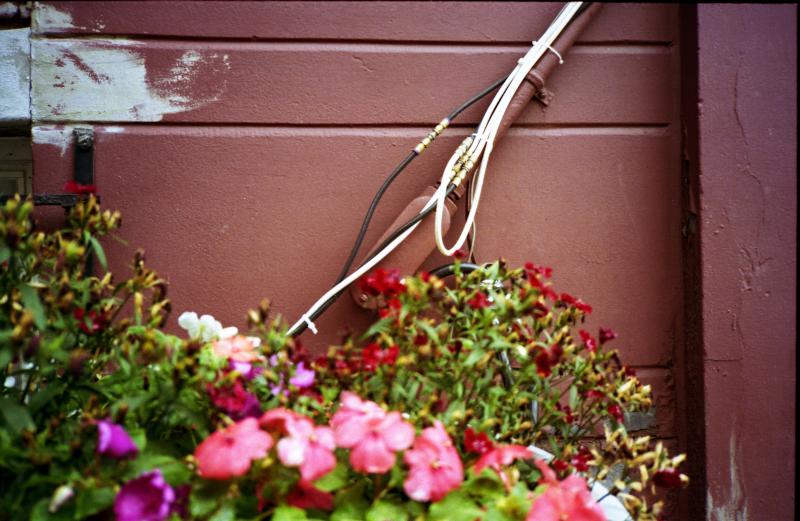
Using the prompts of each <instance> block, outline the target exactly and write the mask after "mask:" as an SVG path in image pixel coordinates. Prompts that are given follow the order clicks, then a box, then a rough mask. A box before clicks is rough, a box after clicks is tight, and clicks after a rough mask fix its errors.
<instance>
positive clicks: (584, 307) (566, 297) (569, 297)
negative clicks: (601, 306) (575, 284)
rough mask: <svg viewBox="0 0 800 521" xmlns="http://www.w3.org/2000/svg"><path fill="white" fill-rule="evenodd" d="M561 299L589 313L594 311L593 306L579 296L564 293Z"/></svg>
mask: <svg viewBox="0 0 800 521" xmlns="http://www.w3.org/2000/svg"><path fill="white" fill-rule="evenodd" d="M559 300H561V302H563V303H564V304H566V305H568V306H574V307H575V308H576V309H578V310H579V311H582V312H584V313H586V314H587V315H588V314H589V313H591V312H592V306H590V305H589V304H587V303H586V302H584V301H582V300H581V299H579V298H575V297H573V296H572V295H570V294H569V293H562V294H561V297H560V298H559Z"/></svg>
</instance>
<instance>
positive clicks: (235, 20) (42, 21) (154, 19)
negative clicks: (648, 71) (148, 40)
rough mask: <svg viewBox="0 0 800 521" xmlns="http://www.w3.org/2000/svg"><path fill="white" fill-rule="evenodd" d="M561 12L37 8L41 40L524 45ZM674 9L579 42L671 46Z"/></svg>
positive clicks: (615, 20)
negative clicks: (118, 38) (99, 38)
mask: <svg viewBox="0 0 800 521" xmlns="http://www.w3.org/2000/svg"><path fill="white" fill-rule="evenodd" d="M560 7H561V4H560V3H557V2H551V3H536V4H534V3H528V2H503V3H500V2H496V3H495V2H218V1H214V2H199V3H198V2H191V1H172V2H136V1H123V2H86V1H78V2H38V3H37V9H36V10H34V18H33V28H34V31H35V32H36V33H37V34H105V35H150V36H170V37H183V38H212V39H266V40H298V39H299V40H371V41H415V42H416V41H421V42H477V43H496V42H500V43H508V42H515V43H523V42H529V41H530V40H531V39H533V38H536V37H537V36H538V35H539V34H540V33H541V32H543V31H544V30H545V28H546V27H547V24H549V23H550V21H551V20H552V19H553V18H554V17H555V15H556V13H557V12H558V10H559V9H560ZM676 20H677V5H671V4H609V5H607V6H605V7H604V8H603V10H602V11H601V12H600V14H599V15H598V18H597V20H596V21H594V22H593V23H592V25H591V26H590V27H589V28H588V29H587V31H586V33H585V34H584V36H583V37H582V39H581V41H582V42H648V43H658V44H664V43H670V42H672V41H674V39H675V29H676V28H677V23H676Z"/></svg>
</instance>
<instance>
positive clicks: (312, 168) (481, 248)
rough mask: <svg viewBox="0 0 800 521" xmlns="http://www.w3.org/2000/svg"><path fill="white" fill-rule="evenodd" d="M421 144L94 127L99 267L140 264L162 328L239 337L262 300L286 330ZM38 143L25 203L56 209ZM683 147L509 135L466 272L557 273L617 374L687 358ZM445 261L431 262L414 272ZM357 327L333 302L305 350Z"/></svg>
mask: <svg viewBox="0 0 800 521" xmlns="http://www.w3.org/2000/svg"><path fill="white" fill-rule="evenodd" d="M419 130H421V129H405V128H398V129H389V130H386V129H338V128H334V129H330V128H316V129H304V128H286V129H262V128H242V127H226V128H214V127H188V128H187V127H164V126H161V125H153V126H149V125H138V126H122V127H104V126H96V127H95V132H96V135H97V138H96V140H97V145H96V151H95V177H96V184H97V186H98V188H99V193H100V194H101V196H102V197H103V201H104V204H105V205H106V206H108V207H110V208H118V209H120V210H121V211H122V212H123V222H124V226H123V228H122V230H121V236H122V237H124V238H125V239H126V240H127V241H128V243H129V246H123V245H120V244H119V243H117V242H114V241H109V242H108V243H107V245H106V246H107V248H108V250H109V251H108V254H109V259H110V262H111V265H112V267H113V268H114V269H115V270H119V271H121V272H124V271H125V270H126V269H127V268H126V266H127V263H128V260H129V259H130V256H131V254H132V253H133V251H134V250H135V248H137V247H144V248H145V249H146V251H147V252H148V258H149V259H150V261H151V262H152V265H153V266H154V267H155V268H157V269H159V270H160V271H161V272H162V274H163V275H164V276H165V277H166V278H167V279H168V280H169V281H170V283H171V286H172V287H171V290H170V297H171V298H172V300H173V302H174V304H175V306H174V309H175V312H176V314H175V317H173V321H174V320H175V319H176V317H177V315H178V314H179V313H180V312H181V311H183V310H187V309H189V310H196V311H198V312H206V313H212V314H214V315H218V316H219V318H221V319H222V320H223V322H224V323H231V324H235V325H239V326H241V325H242V319H243V316H244V313H245V311H246V309H247V308H248V307H252V306H254V305H256V304H257V303H258V302H259V300H260V299H261V298H263V297H269V298H271V299H272V301H273V303H274V309H275V310H276V311H277V312H280V313H282V314H284V315H285V316H287V317H288V318H289V319H292V320H293V319H295V318H296V317H297V316H298V315H299V314H300V313H301V312H302V311H303V310H304V309H305V307H307V306H309V305H310V304H311V303H312V302H313V301H314V300H315V299H316V298H317V297H318V296H319V295H321V294H322V293H323V292H324V291H325V290H326V289H327V288H328V287H329V285H330V284H331V283H332V282H333V279H334V278H335V276H336V274H337V273H338V271H339V269H340V267H341V263H342V262H343V260H344V258H345V257H346V254H347V252H348V251H349V247H350V245H351V243H352V241H353V239H354V237H355V234H356V231H357V228H358V225H359V224H360V222H361V219H362V218H363V213H364V212H365V210H366V207H367V205H368V204H369V201H370V200H371V198H372V196H373V194H374V191H375V190H376V189H377V187H378V186H379V185H380V183H381V182H382V180H383V178H384V177H385V175H387V173H388V171H390V170H391V168H392V167H393V165H394V164H395V163H396V162H398V161H399V160H400V159H401V158H402V157H403V156H404V155H405V154H406V153H407V151H408V150H410V148H411V147H412V146H413V145H414V144H415V143H416V142H417V140H418V137H419V136H418V134H417V132H419ZM465 133H466V130H464V129H454V130H453V131H452V132H451V133H450V134H445V135H444V136H443V137H442V138H440V139H441V142H437V144H435V145H434V146H432V147H431V149H430V150H429V151H427V152H426V153H425V154H423V155H422V156H421V157H420V158H419V159H418V160H417V161H415V162H414V163H413V164H412V165H411V167H409V169H408V171H406V172H404V174H403V175H402V176H401V177H400V178H399V179H398V181H397V183H396V184H395V185H394V186H393V187H392V188H391V190H390V191H389V192H388V193H387V195H386V196H385V198H384V202H383V203H382V204H381V207H380V209H379V211H378V213H377V215H376V217H375V221H374V223H373V226H372V227H371V228H370V231H369V234H368V236H367V239H366V241H365V248H368V247H369V246H370V245H371V244H372V243H373V242H374V241H375V240H377V238H378V237H379V236H380V235H381V234H382V232H383V230H384V229H385V227H386V226H388V225H389V223H390V222H392V220H393V219H394V216H395V215H397V214H398V213H399V212H400V210H401V209H402V208H403V207H404V206H405V204H406V203H407V202H408V201H410V200H411V199H412V198H414V197H415V196H416V195H417V194H418V193H419V192H421V191H422V188H423V187H424V186H425V185H426V184H428V183H432V182H434V181H435V180H437V179H438V178H439V176H440V175H441V168H442V167H443V165H444V163H445V162H446V157H447V156H448V155H449V152H450V151H451V150H453V149H454V148H455V147H456V146H457V144H458V142H460V140H461V138H463V136H464V135H465ZM33 135H34V162H35V164H37V165H39V167H37V168H38V169H37V173H36V176H35V178H34V183H35V186H34V188H35V192H36V193H53V192H60V191H61V188H62V186H63V184H64V182H65V181H66V180H68V179H69V178H70V176H71V168H72V166H71V165H72V161H71V147H70V144H69V142H68V141H69V136H70V135H71V133H70V132H69V131H68V129H67V131H62V130H59V129H58V128H50V127H36V128H34V133H33ZM62 138H63V139H62ZM677 143H678V142H677V140H676V135H675V133H673V132H672V131H669V132H665V131H663V130H661V129H658V130H654V131H648V132H641V131H639V130H636V129H626V128H621V129H601V130H598V129H593V128H588V129H571V130H570V131H563V130H550V129H544V130H540V129H512V131H511V132H510V134H509V135H508V137H507V138H506V140H505V141H504V142H503V143H501V144H500V146H499V148H498V149H497V151H496V153H495V155H494V156H493V162H492V163H491V165H490V170H489V177H488V179H487V182H486V187H485V188H484V191H485V193H484V198H483V200H482V202H481V211H480V212H479V214H478V236H477V237H478V240H477V256H478V259H479V260H488V259H492V258H498V257H504V258H506V259H507V260H508V261H509V262H510V263H512V264H513V265H521V264H522V263H523V262H525V261H527V260H530V261H534V262H536V263H539V264H546V265H550V266H553V267H554V268H555V278H554V284H555V287H556V289H557V290H559V291H565V292H569V293H572V294H574V295H576V296H579V297H581V298H583V299H584V300H585V301H586V302H588V303H589V304H591V305H592V306H594V309H595V311H594V313H593V314H592V315H591V317H590V319H589V321H588V322H587V323H586V324H585V325H584V327H585V328H587V329H589V330H590V331H592V330H593V331H596V329H597V327H599V326H601V325H602V326H610V327H613V328H614V329H615V330H616V331H617V332H618V333H619V339H618V340H617V341H615V345H616V346H618V347H619V348H620V350H621V351H622V353H623V360H624V361H625V363H628V364H630V365H634V366H665V365H668V364H670V363H671V359H672V358H671V357H672V352H673V350H674V349H675V346H676V345H678V344H679V343H680V342H681V337H680V334H679V331H680V330H679V324H678V322H679V319H680V316H681V311H680V310H681V299H680V294H681V289H680V288H681V280H682V279H681V277H682V275H681V269H680V267H681V263H680V229H679V227H680V213H679V210H680V198H679V194H680V184H679V179H678V178H677V177H676V176H674V175H672V172H675V171H676V164H675V159H676V158H677V157H678V155H677V153H676V149H677ZM45 165H46V166H47V168H44V166H45ZM461 205H462V206H463V202H462V203H461ZM45 214H46V212H45ZM45 214H42V213H40V215H45ZM458 215H459V216H458V217H457V218H456V224H454V228H453V230H451V234H450V237H449V238H448V240H447V242H448V244H450V243H452V241H453V240H454V236H453V232H456V233H457V232H458V231H460V230H458V229H456V228H459V227H460V225H459V223H460V222H462V221H463V208H462V209H461V210H460V211H459V214H458ZM55 217H56V218H60V217H59V216H58V215H56V216H55ZM432 250H433V247H432ZM445 262H446V261H445V259H444V258H443V257H441V256H440V255H439V254H438V253H435V254H433V255H432V256H431V257H430V258H429V259H428V261H427V263H426V267H427V268H431V267H435V266H438V265H441V264H444V263H445ZM654 296H657V297H654ZM654 298H657V302H654ZM369 318H370V317H369V316H368V315H367V314H366V313H364V312H363V311H361V310H359V309H358V308H356V307H355V306H354V304H352V303H351V302H350V301H349V299H348V298H343V299H342V300H341V301H340V302H339V303H337V305H335V306H334V307H332V308H331V310H330V311H329V313H328V314H326V315H325V316H324V317H323V318H321V319H320V320H319V321H318V326H319V327H320V329H321V331H322V332H321V334H320V335H319V336H316V337H311V336H309V335H305V336H304V337H303V340H304V342H306V343H307V344H308V345H309V346H311V347H313V348H321V347H322V346H323V345H324V344H326V343H328V342H336V341H337V340H338V333H339V331H340V330H342V328H344V326H345V324H352V325H353V326H354V327H355V328H359V327H363V326H364V325H365V323H366V322H367V321H368V320H369ZM172 326H173V327H174V323H173V324H172Z"/></svg>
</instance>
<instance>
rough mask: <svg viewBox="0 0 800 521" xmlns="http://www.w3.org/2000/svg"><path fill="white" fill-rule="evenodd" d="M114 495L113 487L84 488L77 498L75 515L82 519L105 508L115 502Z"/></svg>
mask: <svg viewBox="0 0 800 521" xmlns="http://www.w3.org/2000/svg"><path fill="white" fill-rule="evenodd" d="M114 496H115V494H114V490H113V489H111V488H94V489H87V490H84V491H83V492H82V493H81V494H80V495H79V496H78V498H77V500H76V507H75V517H76V518H78V519H81V518H84V517H88V516H91V515H93V514H96V513H98V512H101V511H103V510H105V509H106V508H108V507H110V506H111V504H112V503H113V502H114Z"/></svg>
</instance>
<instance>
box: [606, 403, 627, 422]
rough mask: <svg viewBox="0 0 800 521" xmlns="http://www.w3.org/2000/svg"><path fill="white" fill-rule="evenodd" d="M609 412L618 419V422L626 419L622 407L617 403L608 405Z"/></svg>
mask: <svg viewBox="0 0 800 521" xmlns="http://www.w3.org/2000/svg"><path fill="white" fill-rule="evenodd" d="M608 414H610V415H611V416H613V417H614V419H615V420H617V423H622V420H624V419H625V416H624V415H623V414H622V409H621V408H620V406H619V405H617V404H615V403H612V404H611V405H609V406H608Z"/></svg>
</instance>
